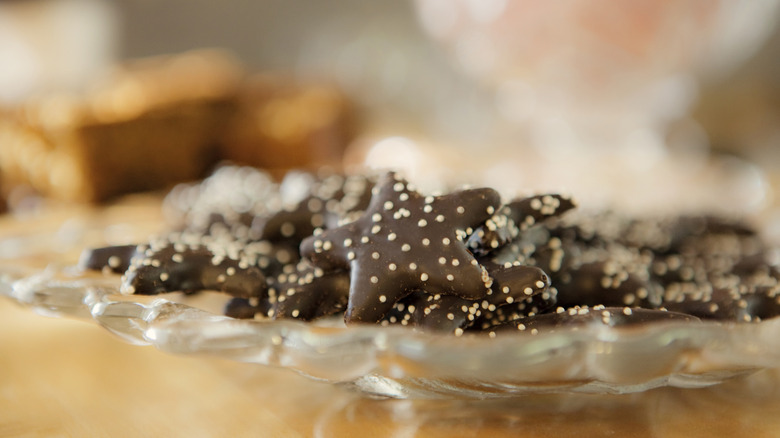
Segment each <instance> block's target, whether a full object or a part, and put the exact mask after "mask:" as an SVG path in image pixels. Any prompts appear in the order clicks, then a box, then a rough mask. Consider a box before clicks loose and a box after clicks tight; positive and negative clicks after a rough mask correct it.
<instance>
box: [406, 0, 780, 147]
mask: <svg viewBox="0 0 780 438" xmlns="http://www.w3.org/2000/svg"><path fill="white" fill-rule="evenodd" d="M415 5H416V10H417V13H418V16H419V19H420V22H421V23H422V27H423V28H424V29H425V30H426V31H427V33H428V34H429V35H430V36H431V37H432V38H433V39H434V40H436V41H438V42H439V43H441V44H442V45H443V46H444V47H445V48H446V49H447V51H448V52H449V53H450V54H451V55H452V56H451V57H452V58H453V60H454V61H455V64H456V65H457V66H458V67H460V68H461V69H462V70H464V71H465V72H467V73H469V74H470V75H471V76H473V77H475V78H478V79H479V80H480V81H482V82H484V83H486V84H488V85H489V86H490V87H492V88H493V90H494V92H495V93H496V105H497V107H498V109H499V111H500V113H501V114H502V115H503V116H504V117H505V118H506V119H507V120H508V121H509V122H511V123H515V124H526V125H527V126H528V127H529V129H530V130H531V131H532V133H531V143H534V144H535V145H536V146H538V147H542V148H543V147H544V145H543V143H544V144H549V143H551V142H553V141H552V140H554V139H551V138H550V137H555V138H558V137H561V136H562V135H569V138H568V140H567V141H566V142H567V143H569V144H570V145H575V144H576V143H580V144H582V145H583V146H587V147H588V148H589V149H593V148H596V147H600V146H616V145H622V144H626V143H629V142H626V141H625V140H626V139H628V138H630V137H631V136H632V135H633V134H635V133H636V131H637V130H649V131H650V132H656V133H658V132H660V131H663V128H664V127H665V125H666V123H667V122H668V121H669V120H673V119H677V118H680V117H682V116H684V115H685V114H686V113H687V111H688V107H689V105H690V103H691V102H692V101H693V100H694V98H695V96H696V92H697V85H696V82H697V77H698V76H700V75H712V74H723V72H726V71H728V70H729V69H730V68H732V67H734V66H735V65H737V64H738V63H739V62H741V61H742V60H744V59H745V58H747V57H748V56H749V55H750V54H752V53H753V51H754V50H755V49H757V47H758V45H759V44H760V43H761V42H762V41H763V40H764V39H765V38H766V37H767V36H768V35H769V33H770V31H771V30H772V27H773V26H774V24H775V21H776V17H777V9H778V2H777V1H776V0H763V1H700V0H683V1H656V0H641V1H635V2H621V3H614V2H609V1H601V0H598V1H585V0H568V1H564V2H545V1H537V0H521V1H506V0H485V1H478V0H456V1H447V0H416V1H415ZM556 132H557V133H556ZM561 132H564V134H561ZM566 132H568V133H569V134H566Z"/></svg>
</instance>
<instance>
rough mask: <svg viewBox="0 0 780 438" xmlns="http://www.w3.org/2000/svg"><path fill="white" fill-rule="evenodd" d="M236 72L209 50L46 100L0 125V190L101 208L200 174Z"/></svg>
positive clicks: (124, 70) (138, 66)
mask: <svg viewBox="0 0 780 438" xmlns="http://www.w3.org/2000/svg"><path fill="white" fill-rule="evenodd" d="M241 74H242V70H241V67H240V66H239V65H238V64H237V62H236V61H234V60H233V59H232V58H231V57H230V56H228V55H226V54H224V53H221V52H216V51H200V52H191V53H185V54H182V55H179V56H173V57H158V58H153V59H147V60H144V61H139V62H133V63H128V64H126V65H123V66H121V67H119V68H117V69H116V70H115V71H114V72H112V73H111V74H110V75H109V77H108V78H107V79H106V81H105V82H104V83H103V84H99V85H97V86H96V87H95V88H93V89H92V90H91V91H90V92H88V93H85V94H84V95H81V96H76V95H65V94H61V95H48V96H45V97H43V98H41V99H37V100H35V101H30V102H27V103H26V104H24V105H22V106H20V107H18V108H15V109H13V110H12V111H9V112H7V114H6V117H4V118H3V119H2V120H1V121H0V170H1V171H2V176H3V184H4V186H5V187H8V186H13V185H16V184H24V183H26V184H29V185H30V186H32V188H33V189H35V190H36V191H38V192H40V193H41V194H43V195H45V196H50V197H53V198H57V199H62V200H67V201H102V200H105V199H108V198H110V197H112V196H115V195H118V194H121V193H127V192H132V191H138V190H147V189H154V188H159V187H164V186H166V185H169V184H171V183H175V182H178V181H183V180H189V179H194V178H197V177H199V176H200V175H202V174H203V173H204V172H205V171H206V169H207V168H208V167H209V165H210V164H211V163H212V161H213V159H214V158H213V155H214V153H213V145H214V143H215V142H216V141H217V134H218V133H219V132H220V131H221V129H222V127H223V126H224V124H225V123H226V122H227V119H228V117H229V115H230V113H231V111H232V110H231V107H232V105H233V103H232V99H233V95H234V94H235V93H236V90H237V88H238V86H239V84H240V79H241Z"/></svg>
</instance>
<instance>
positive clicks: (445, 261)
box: [439, 257, 447, 265]
mask: <svg viewBox="0 0 780 438" xmlns="http://www.w3.org/2000/svg"><path fill="white" fill-rule="evenodd" d="M446 263H447V259H446V258H444V257H439V264H441V265H444V264H446Z"/></svg>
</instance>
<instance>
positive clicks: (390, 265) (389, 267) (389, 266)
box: [387, 263, 398, 271]
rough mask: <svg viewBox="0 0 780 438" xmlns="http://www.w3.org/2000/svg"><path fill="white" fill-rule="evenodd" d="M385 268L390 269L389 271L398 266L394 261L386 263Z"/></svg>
mask: <svg viewBox="0 0 780 438" xmlns="http://www.w3.org/2000/svg"><path fill="white" fill-rule="evenodd" d="M387 268H388V269H390V270H391V271H395V270H396V268H398V266H396V265H395V263H390V264H389V265H387Z"/></svg>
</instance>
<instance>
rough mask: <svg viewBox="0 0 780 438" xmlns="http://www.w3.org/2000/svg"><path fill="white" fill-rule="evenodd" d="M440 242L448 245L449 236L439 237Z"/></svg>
mask: <svg viewBox="0 0 780 438" xmlns="http://www.w3.org/2000/svg"><path fill="white" fill-rule="evenodd" d="M441 243H443V244H445V245H449V244H450V239H449V237H445V238H444V239H441Z"/></svg>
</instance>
